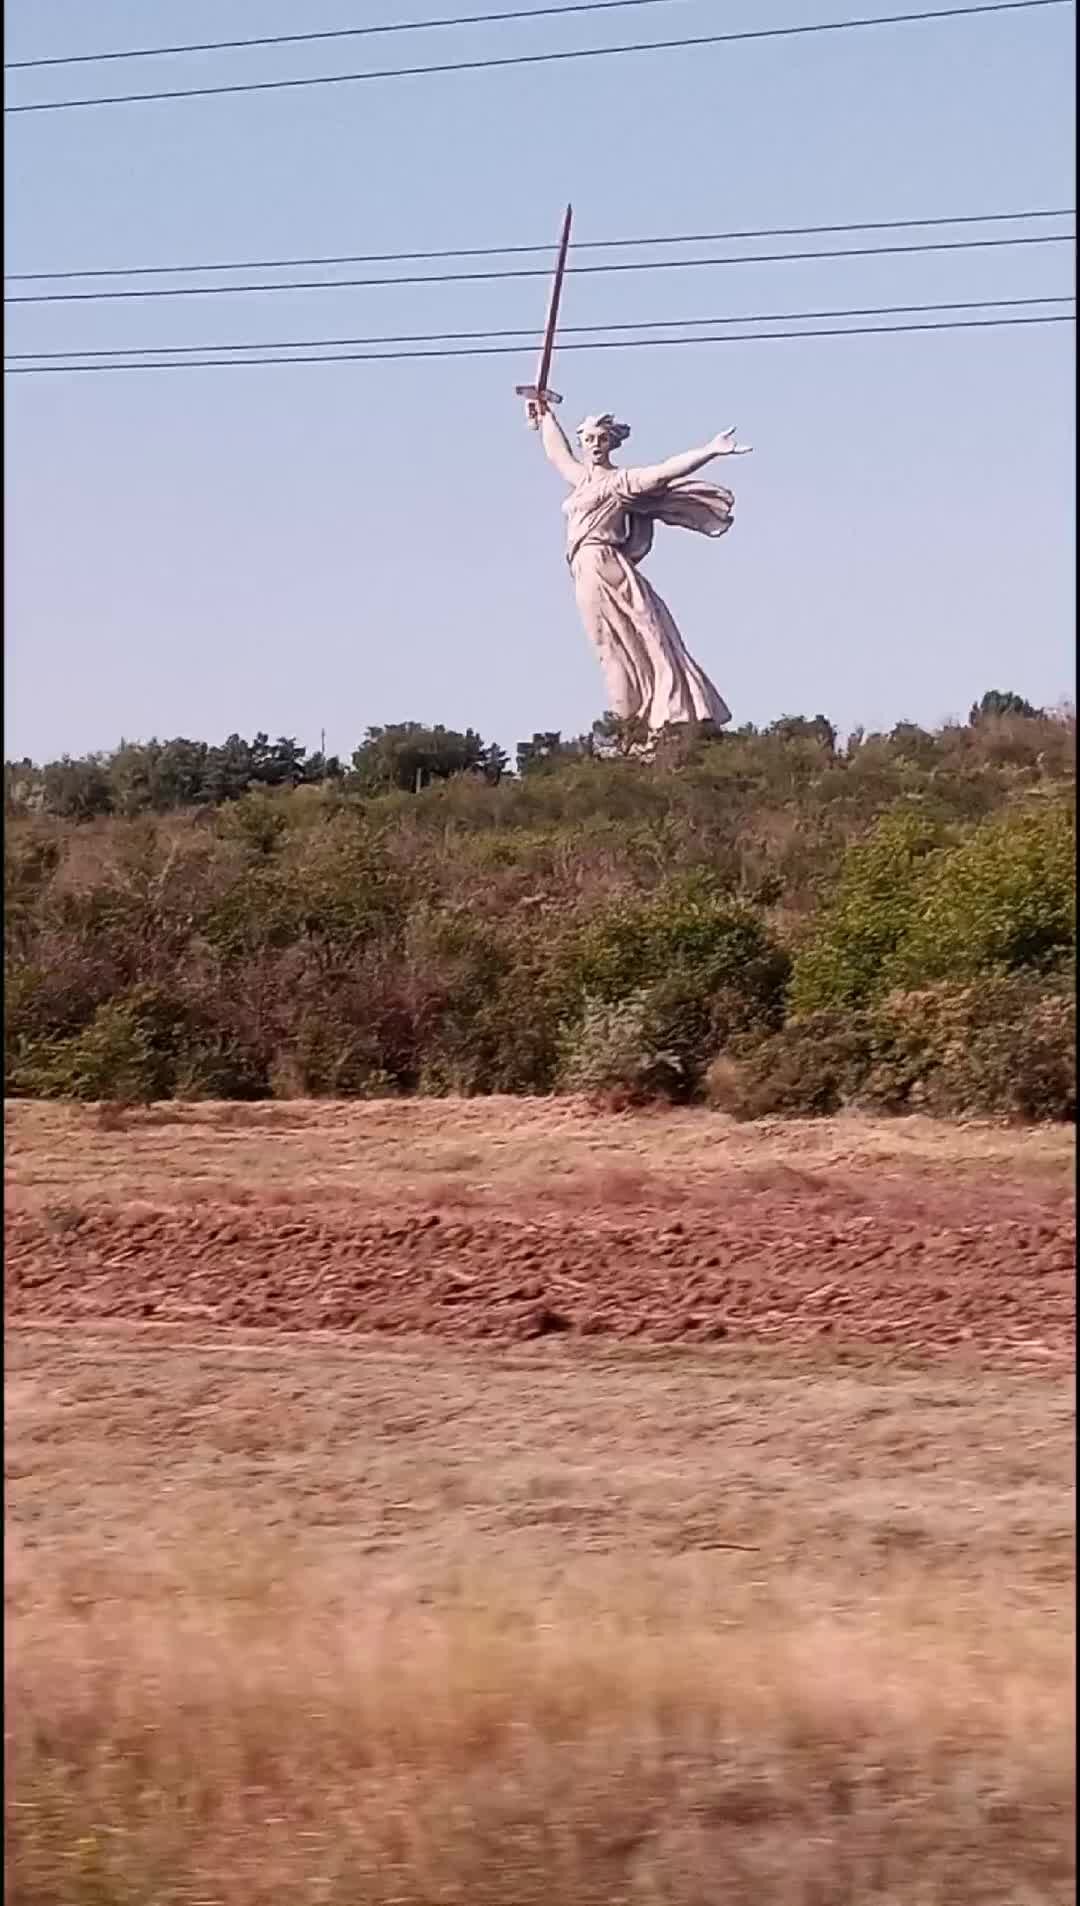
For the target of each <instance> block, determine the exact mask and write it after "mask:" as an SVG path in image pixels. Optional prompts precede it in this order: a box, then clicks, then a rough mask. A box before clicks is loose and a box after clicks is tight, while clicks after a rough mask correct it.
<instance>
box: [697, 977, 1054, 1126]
mask: <svg viewBox="0 0 1080 1906" xmlns="http://www.w3.org/2000/svg"><path fill="white" fill-rule="evenodd" d="M707 1090H708V1097H709V1100H710V1103H711V1104H712V1105H713V1106H715V1107H716V1108H717V1110H720V1111H725V1112H730V1113H732V1114H733V1115H734V1116H735V1117H736V1118H740V1119H757V1118H765V1117H767V1116H769V1115H778V1114H783V1115H786V1116H788V1117H820V1116H823V1115H828V1114H831V1113H835V1112H839V1111H841V1110H843V1109H844V1108H845V1107H857V1108H859V1109H863V1110H867V1111H875V1112H915V1111H920V1112H926V1113H930V1114H933V1115H936V1116H943V1117H944V1116H948V1117H983V1118H1009V1119H1021V1120H1028V1121H1035V1120H1049V1119H1061V1120H1065V1119H1067V1120H1073V1119H1075V1116H1076V1002H1075V999H1074V997H1073V996H1072V994H1071V993H1065V992H1063V991H1061V990H1060V989H1058V988H1055V987H1053V986H1049V985H1047V984H1045V983H1043V982H1040V981H1038V980H1036V979H1032V978H1030V977H1022V978H1001V979H993V980H984V981H982V982H981V983H980V984H979V985H976V986H957V985H949V984H944V985H938V986H935V987H932V988H928V989H926V990H924V991H920V992H916V993H898V994H893V995H891V996H890V997H889V998H888V999H886V1000H884V1001H883V1002H881V1003H880V1004H879V1005H878V1006H876V1007H874V1008H873V1009H871V1010H868V1011H863V1012H859V1013H852V1014H843V1013H813V1014H809V1015H807V1016H806V1017H805V1018H801V1019H792V1020H789V1021H788V1023H787V1025H785V1026H784V1027H783V1028H782V1030H781V1031H780V1032H778V1033H775V1034H773V1035H772V1036H771V1037H770V1038H768V1039H766V1040H764V1041H761V1042H759V1043H757V1044H756V1045H747V1044H744V1045H743V1046H742V1047H741V1048H738V1047H737V1048H736V1049H735V1050H734V1051H733V1052H731V1053H728V1054H724V1055H721V1057H720V1058H719V1059H718V1060H717V1061H716V1062H715V1063H714V1065H713V1066H712V1067H711V1069H710V1071H709V1074H708V1079H707Z"/></svg>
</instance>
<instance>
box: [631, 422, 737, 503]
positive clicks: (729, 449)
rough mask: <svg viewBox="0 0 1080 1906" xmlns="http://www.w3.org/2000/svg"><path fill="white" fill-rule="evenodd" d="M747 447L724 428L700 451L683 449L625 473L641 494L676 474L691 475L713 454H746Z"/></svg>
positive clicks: (672, 480) (716, 455)
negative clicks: (675, 454) (661, 459)
mask: <svg viewBox="0 0 1080 1906" xmlns="http://www.w3.org/2000/svg"><path fill="white" fill-rule="evenodd" d="M750 448H751V446H750V444H748V443H736V441H735V432H734V430H733V429H732V430H724V431H722V432H721V433H720V435H719V436H718V437H714V438H713V440H712V442H711V443H707V444H704V445H703V446H702V448H701V449H700V450H683V451H682V452H680V454H679V455H678V456H675V457H668V458H667V459H666V460H665V462H663V463H650V464H646V465H644V466H642V467H641V468H639V469H636V470H628V471H627V472H626V475H627V478H628V480H629V483H630V487H631V488H632V489H633V490H636V491H638V492H639V494H644V492H645V491H646V490H659V489H662V488H663V486H664V484H665V483H674V482H676V481H677V480H678V478H679V477H688V476H693V474H694V472H695V470H703V469H704V468H705V465H706V464H707V463H711V462H712V461H713V458H714V457H745V456H746V455H748V453H749V451H750Z"/></svg>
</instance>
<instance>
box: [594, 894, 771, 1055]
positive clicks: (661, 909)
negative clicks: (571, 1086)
mask: <svg viewBox="0 0 1080 1906" xmlns="http://www.w3.org/2000/svg"><path fill="white" fill-rule="evenodd" d="M789 970H790V963H789V960H788V956H787V954H786V953H785V952H784V950H783V948H782V947H781V946H780V945H779V944H778V943H777V941H776V940H775V938H774V936H773V935H772V934H771V933H770V931H769V929H768V927H767V925H766V923H765V921H764V919H763V917H762V915H761V914H760V913H758V912H756V911H755V910H754V909H753V908H752V907H750V906H747V905H745V904H743V903H742V902H739V901H735V900H732V899H731V898H730V897H728V896H726V895H721V894H717V893H715V892H713V891H712V890H711V888H710V885H709V883H708V882H707V881H706V880H693V879H689V880H686V881H684V882H682V883H672V884H670V885H669V886H667V887H665V888H661V889H660V891H659V892H657V893H656V894H653V895H650V896H649V897H647V898H637V897H629V896H628V897H627V898H625V899H621V900H618V901H616V902H614V903H612V904H610V905H608V906H606V907H598V908H596V909H595V910H594V911H593V912H591V913H590V914H589V915H588V916H587V917H585V918H584V919H583V920H582V921H581V923H580V924H579V925H578V926H577V927H576V928H575V930H574V931H573V933H572V936H571V938H570V941H569V944H568V946H567V951H566V955H565V971H566V978H567V981H568V984H569V985H570V987H571V989H572V990H573V991H574V992H576V993H577V994H578V995H579V996H580V997H581V998H582V999H586V998H587V999H593V1000H596V1001H600V1002H606V1003H608V1004H615V1003H616V1002H618V1001H620V1000H624V999H627V998H629V997H630V996H631V995H634V994H637V993H639V992H641V990H642V989H643V988H648V987H649V986H653V985H656V984H657V983H658V982H659V981H661V980H665V981H671V982H676V983H680V984H681V985H682V986H683V988H684V990H689V991H692V992H693V993H694V994H696V995H697V996H698V997H700V998H702V999H707V998H709V997H710V996H711V995H712V994H714V993H717V992H719V991H720V990H721V989H723V990H724V991H725V992H726V993H727V994H733V995H735V996H736V997H738V998H740V999H742V1000H744V1001H745V1002H746V1003H747V1006H748V1008H750V1009H751V1011H752V1012H753V1013H754V1015H755V1016H756V1017H758V1018H760V1019H761V1020H762V1021H763V1022H773V1023H775V1022H776V1021H778V1019H779V1017H780V1014H781V1012H782V1002H783V996H784V988H785V986H786V984H787V979H788V973H789Z"/></svg>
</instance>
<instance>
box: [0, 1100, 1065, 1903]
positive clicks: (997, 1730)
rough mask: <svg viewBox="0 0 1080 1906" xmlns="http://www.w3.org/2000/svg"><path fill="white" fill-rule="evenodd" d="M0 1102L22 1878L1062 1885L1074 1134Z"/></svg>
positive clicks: (13, 1814) (708, 1895)
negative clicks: (826, 1290)
mask: <svg viewBox="0 0 1080 1906" xmlns="http://www.w3.org/2000/svg"><path fill="white" fill-rule="evenodd" d="M6 1123H7V1140H8V1157H7V1172H8V1192H7V1206H8V1208H7V1217H6V1227H7V1232H8V1261H9V1284H8V1316H9V1327H8V1339H7V1373H6V1374H7V1402H6V1422H7V1446H6V1458H7V1557H6V1596H7V1624H8V1627H7V1644H8V1645H7V1660H6V1676H7V1714H8V1721H7V1730H8V1731H7V1737H6V1756H7V1773H8V1782H7V1801H6V1805H7V1889H6V1892H7V1898H8V1901H9V1902H10V1903H11V1906H270V1902H272V1901H273V1902H279V1901H284V1900H287V1901H289V1902H290V1903H292V1902H297V1903H299V1906H316V1903H317V1902H318V1903H320V1906H466V1902H468V1906H495V1902H499V1906H533V1902H539V1901H541V1900H542V1901H543V1902H544V1906H554V1902H565V1906H601V1902H602V1903H603V1906H714V1903H716V1906H744V1902H747V1903H748V1902H752V1903H753V1906H1014V1903H1015V1906H1058V1903H1059V1902H1064V1901H1065V1900H1066V1899H1070V1898H1071V1897H1072V1896H1073V1872H1074V1859H1073V1760H1074V1743H1073V1704H1072V1665H1073V1628H1074V1623H1073V1614H1072V1583H1073V1521H1074V1504H1073V1417H1074V1408H1073V1404H1074V1397H1073V1376H1072V1351H1071V1315H1072V1296H1071V1288H1070V1284H1069V1274H1068V1267H1067V1263H1066V1258H1067V1253H1068V1249H1069V1247H1070V1244H1071V1227H1072V1194H1071V1178H1072V1141H1071V1136H1070V1135H1068V1134H1064V1133H1056V1132H1044V1133H1038V1132H1036V1133H1027V1134H1015V1133H1009V1132H1003V1131H995V1130H991V1129H988V1128H974V1127H973V1128H966V1129H944V1128H942V1127H939V1126H932V1125H929V1124H927V1123H923V1122H919V1121H903V1122H899V1123H896V1124H892V1125H887V1124H869V1123H864V1122H861V1121H855V1120H850V1121H849V1120H844V1121H839V1122H837V1123H836V1124H833V1125H818V1126H776V1127H771V1128H765V1129H763V1130H746V1129H740V1128H737V1127H731V1126H729V1125H728V1124H727V1123H726V1122H725V1121H723V1120H718V1119H712V1118H710V1117H709V1116H708V1115H704V1114H664V1115H659V1116H657V1117H655V1118H635V1119H628V1118H603V1117H594V1116H592V1115H589V1114H588V1113H587V1112H586V1111H585V1110H584V1109H583V1108H581V1107H573V1106H571V1107H567V1106H565V1105H558V1106H555V1105H548V1104H545V1105H537V1106H529V1105H527V1104H522V1103H521V1102H516V1103H515V1104H513V1105H507V1104H506V1103H505V1102H504V1103H498V1102H487V1103H483V1102H481V1103H477V1104H469V1105H465V1106H455V1105H447V1104H443V1105H432V1104H418V1105H407V1106H386V1105H376V1106H348V1107H345V1106H339V1107H327V1106H324V1107H314V1106H313V1107H303V1106H267V1107H248V1108H245V1107H230V1108H224V1107H205V1106H200V1107H195V1106H192V1107H184V1108H154V1109H153V1110H152V1111H151V1112H149V1113H144V1112H139V1113H129V1114H125V1113H121V1112H117V1111H115V1110H111V1109H107V1110H106V1111H105V1112H103V1113H102V1112H98V1111H94V1110H75V1109H69V1108H67V1109H66V1108H56V1107H43V1106H23V1105H14V1106H9V1107H8V1109H7V1114H6ZM434 1219H437V1220H438V1222H437V1223H433V1222H432V1220H434ZM857 1220H858V1221H861V1228H859V1226H857V1224H856V1221H857ZM851 1227H856V1228H855V1229H852V1228H851ZM435 1235H439V1236H440V1238H441V1242H440V1244H439V1248H438V1251H437V1252H435V1251H434V1247H430V1248H429V1247H426V1246H422V1245H421V1244H420V1243H418V1242H417V1240H418V1239H421V1238H430V1237H432V1236H435ZM523 1239H524V1240H525V1241H523ZM860 1239H861V1243H858V1244H857V1241H858V1240H860ZM410 1240H411V1241H410ZM740 1240H741V1243H740ZM829 1240H831V1243H830V1242H829ZM920 1241H921V1249H918V1250H917V1249H916V1248H915V1246H916V1244H917V1243H919V1242H920ZM800 1244H801V1245H802V1247H803V1249H802V1252H801V1253H800V1252H799V1251H798V1250H797V1249H796V1247H797V1246H798V1245H800ZM526 1248H527V1249H528V1250H530V1251H531V1252H532V1254H533V1255H532V1258H531V1260H530V1261H531V1263H532V1265H533V1270H532V1272H531V1276H532V1278H533V1280H534V1287H535V1288H534V1289H533V1294H531V1295H527V1296H519V1297H513V1296H510V1295H508V1294H507V1289H506V1283H505V1280H506V1276H507V1270H506V1257H507V1253H508V1252H509V1253H510V1254H511V1259H512V1261H513V1265H514V1267H515V1268H513V1269H512V1278H513V1279H514V1280H516V1282H514V1284H513V1288H514V1289H515V1290H518V1289H520V1288H522V1271H521V1266H520V1264H519V1263H518V1262H517V1259H516V1258H514V1257H513V1254H514V1253H515V1252H517V1253H519V1254H520V1253H521V1252H523V1251H524V1250H525V1249H526ZM740 1253H741V1255H740ZM701 1257H707V1258H719V1259H720V1262H719V1263H718V1264H709V1263H704V1264H702V1263H698V1262H697V1259H699V1258H701ZM807 1258H809V1259H810V1260H811V1261H812V1262H811V1265H810V1268H809V1270H807V1271H805V1272H804V1270H803V1269H802V1268H801V1262H802V1260H803V1259H807ZM823 1265H825V1266H826V1269H825V1270H824V1271H823ZM267 1266H269V1267H270V1268H269V1272H267ZM455 1278H456V1279H458V1280H459V1284H458V1286H457V1288H456V1292H455V1284H454V1279H455ZM469 1279H472V1280H474V1281H473V1282H472V1283H470V1282H468V1280H469ZM230 1280H231V1282H232V1283H233V1284H234V1285H240V1286H247V1285H258V1286H262V1287H265V1286H267V1285H269V1287H270V1289H269V1294H268V1293H267V1292H266V1290H265V1289H264V1292H263V1297H262V1298H261V1299H260V1302H261V1304H262V1309H261V1311H260V1310H258V1309H257V1308H253V1309H252V1311H251V1313H250V1315H249V1314H248V1313H246V1312H244V1311H243V1310H242V1309H241V1312H240V1314H237V1312H236V1310H235V1309H230V1308H229V1307H228V1306H227V1304H226V1300H225V1295H224V1293H225V1290H226V1288H227V1285H228V1283H229V1282H230ZM462 1280H464V1281H462ZM477 1280H478V1281H477ZM620 1280H621V1281H622V1284H623V1286H624V1288H625V1306H624V1307H625V1308H626V1309H628V1310H629V1312H630V1313H631V1314H632V1315H633V1316H636V1317H637V1318H638V1320H639V1324H640V1327H639V1328H638V1329H637V1331H636V1333H635V1337H636V1340H635V1341H633V1342H626V1341H623V1340H621V1339H622V1338H624V1337H625V1336H626V1334H627V1333H626V1332H625V1331H620V1329H619V1328H617V1327H616V1324H617V1309H616V1306H617V1299H618V1293H619V1284H620ZM763 1280H764V1281H765V1282H766V1284H767V1286H768V1295H769V1301H768V1302H767V1303H766V1302H763V1301H761V1300H760V1299H759V1298H756V1297H755V1296H754V1289H755V1287H756V1286H757V1285H760V1284H761V1283H762V1281H763ZM811 1280H812V1281H811ZM395 1283H396V1284H397V1285H398V1286H401V1287H405V1288H406V1292H407V1291H408V1290H409V1289H412V1290H413V1291H415V1290H416V1289H419V1290H420V1291H421V1299H420V1300H416V1299H415V1298H414V1299H412V1300H410V1301H404V1300H401V1301H399V1302H397V1305H396V1307H395V1306H394V1304H392V1303H391V1300H390V1297H389V1295H388V1292H389V1291H390V1289H391V1286H392V1285H393V1284H395ZM823 1283H824V1284H828V1283H831V1284H832V1286H833V1292H832V1297H833V1302H832V1304H831V1305H830V1304H827V1303H823V1302H822V1300H821V1297H820V1295H817V1296H815V1295H814V1293H819V1292H820V1287H821V1285H822V1284H823ZM594 1286H595V1288H594ZM903 1287H906V1288H907V1291H908V1300H909V1301H908V1310H907V1312H906V1313H905V1312H904V1310H903V1307H902V1304H901V1296H900V1294H898V1293H901V1291H902V1288H903ZM882 1288H884V1289H885V1290H886V1292H888V1291H893V1295H892V1296H882V1294H881V1291H882ZM328 1291H329V1292H331V1293H334V1294H333V1295H332V1298H331V1297H328V1296H327V1292H328ZM465 1291H467V1292H469V1293H470V1295H468V1296H463V1295H462V1293H463V1292H465ZM688 1292H689V1293H690V1295H689V1296H688ZM575 1293H576V1295H575ZM936 1293H940V1295H938V1294H936ZM1010 1296H1011V1299H1012V1301H1011V1302H1009V1301H1007V1300H1008V1299H1009V1298H1010ZM845 1299H846V1300H848V1301H847V1302H845V1301H844V1300H845ZM346 1304H348V1305H351V1306H352V1311H351V1315H350V1317H349V1320H348V1322H347V1323H346V1322H344V1321H340V1322H334V1321H327V1317H326V1313H327V1312H329V1313H330V1317H331V1319H333V1318H334V1317H343V1311H342V1307H343V1306H345V1305H346ZM335 1305H337V1306H338V1309H337V1310H336V1311H335V1310H334V1306H335ZM463 1305H464V1306H465V1307H466V1308H467V1307H469V1306H472V1308H473V1311H474V1313H475V1317H474V1321H473V1323H472V1324H470V1325H469V1326H468V1327H467V1328H466V1327H464V1326H459V1325H458V1324H457V1323H456V1322H454V1321H453V1319H454V1318H455V1316H456V1315H457V1313H458V1312H460V1310H461V1308H462V1306H463ZM958 1305H959V1308H958ZM148 1306H149V1308H148ZM320 1306H321V1307H322V1308H321V1309H320ZM530 1307H531V1308H530ZM538 1307H539V1308H538ZM545 1311H546V1312H547V1313H548V1314H554V1315H557V1316H558V1317H559V1318H560V1319H561V1323H560V1326H559V1327H558V1328H550V1327H549V1328H533V1327H528V1320H529V1319H530V1318H531V1319H532V1320H533V1324H534V1325H535V1324H536V1320H537V1317H538V1316H540V1315H542V1314H543V1313H544V1312H545ZM905 1315H906V1316H907V1317H908V1319H909V1322H908V1324H907V1325H905V1322H904V1319H905ZM260 1317H261V1319H262V1321H261V1323H260V1321H259V1319H260ZM665 1317H667V1318H668V1320H669V1323H670V1322H671V1320H672V1319H674V1320H675V1324H676V1325H677V1328H675V1327H673V1328H671V1329H669V1330H668V1331H667V1335H668V1336H669V1337H671V1338H672V1341H670V1342H664V1341H662V1340H661V1339H662V1338H663V1336H664V1334H665V1332H664V1329H663V1328H662V1320H663V1319H664V1318H665ZM690 1317H698V1318H704V1322H703V1323H699V1324H696V1325H694V1324H691V1323H690V1322H689V1321H688V1319H689V1318H690ZM721 1321H723V1323H724V1329H723V1330H722V1331H720V1330H717V1329H710V1328H708V1326H709V1324H710V1322H711V1324H713V1325H716V1324H717V1323H719V1322H721ZM826 1326H828V1328H826Z"/></svg>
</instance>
